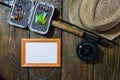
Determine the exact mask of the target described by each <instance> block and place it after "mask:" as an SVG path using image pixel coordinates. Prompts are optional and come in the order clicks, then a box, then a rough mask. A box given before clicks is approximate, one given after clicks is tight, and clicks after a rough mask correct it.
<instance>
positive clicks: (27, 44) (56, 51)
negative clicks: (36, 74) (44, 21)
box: [21, 39, 61, 67]
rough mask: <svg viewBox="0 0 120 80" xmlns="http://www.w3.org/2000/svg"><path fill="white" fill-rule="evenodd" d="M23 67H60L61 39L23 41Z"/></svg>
mask: <svg viewBox="0 0 120 80" xmlns="http://www.w3.org/2000/svg"><path fill="white" fill-rule="evenodd" d="M21 41H22V42H21V65H22V67H60V66H61V46H60V43H61V42H60V39H22V40H21Z"/></svg>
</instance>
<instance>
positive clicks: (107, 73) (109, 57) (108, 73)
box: [94, 38, 120, 80]
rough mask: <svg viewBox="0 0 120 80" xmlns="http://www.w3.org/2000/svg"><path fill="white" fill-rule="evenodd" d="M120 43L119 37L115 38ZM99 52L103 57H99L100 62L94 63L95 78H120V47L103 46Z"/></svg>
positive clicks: (105, 79) (106, 79)
mask: <svg viewBox="0 0 120 80" xmlns="http://www.w3.org/2000/svg"><path fill="white" fill-rule="evenodd" d="M115 41H116V42H117V43H119V38H117V39H116V40H115ZM101 50H102V51H101V52H100V53H99V54H100V55H101V56H102V57H101V58H98V60H99V61H100V62H96V63H94V80H119V71H120V70H119V66H120V65H119V57H120V54H119V48H118V46H115V45H111V46H109V47H107V48H103V47H102V48H101Z"/></svg>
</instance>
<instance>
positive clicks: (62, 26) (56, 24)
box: [51, 20, 84, 37]
mask: <svg viewBox="0 0 120 80" xmlns="http://www.w3.org/2000/svg"><path fill="white" fill-rule="evenodd" d="M51 24H52V25H53V26H54V27H56V28H59V29H62V30H65V31H67V32H70V33H72V34H75V35H77V36H79V37H81V36H82V35H83V33H84V32H83V31H82V30H80V29H77V28H74V27H72V26H68V25H65V24H62V23H61V22H58V21H55V20H52V22H51Z"/></svg>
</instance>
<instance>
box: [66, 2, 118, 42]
mask: <svg viewBox="0 0 120 80" xmlns="http://www.w3.org/2000/svg"><path fill="white" fill-rule="evenodd" d="M81 3H82V0H69V1H68V4H69V5H68V7H69V8H68V13H69V20H70V22H71V23H72V24H75V25H77V26H79V27H81V28H84V29H87V30H89V31H92V30H90V29H88V28H86V27H85V26H84V25H83V24H82V21H81V19H80V17H79V12H80V11H79V10H80V6H81ZM92 32H94V33H96V34H98V35H101V36H103V37H105V38H107V39H109V40H112V39H115V38H116V37H117V36H119V35H120V24H117V25H115V26H114V27H113V28H112V29H110V30H107V31H104V32H95V31H92Z"/></svg>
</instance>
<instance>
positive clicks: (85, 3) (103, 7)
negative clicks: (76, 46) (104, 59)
mask: <svg viewBox="0 0 120 80" xmlns="http://www.w3.org/2000/svg"><path fill="white" fill-rule="evenodd" d="M119 4H120V0H69V8H68V9H69V19H70V22H71V23H73V24H75V25H78V26H79V27H82V28H85V29H88V30H90V31H93V32H95V33H97V34H99V35H101V36H103V37H105V38H108V39H114V38H115V37H117V36H118V35H119V34H120V24H119V22H120V5H119Z"/></svg>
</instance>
